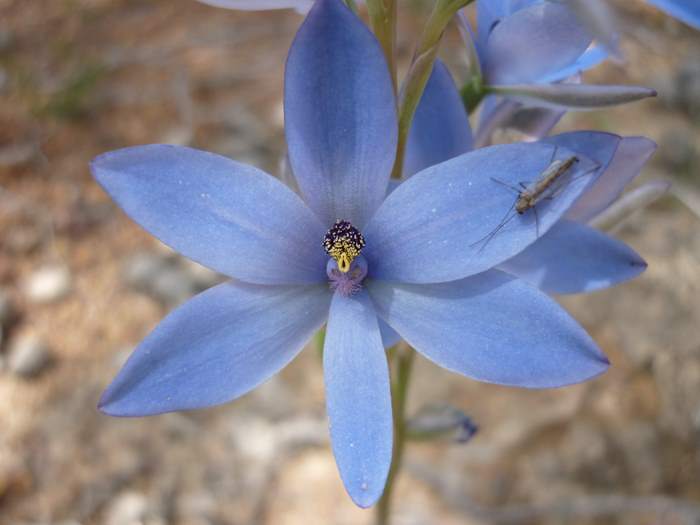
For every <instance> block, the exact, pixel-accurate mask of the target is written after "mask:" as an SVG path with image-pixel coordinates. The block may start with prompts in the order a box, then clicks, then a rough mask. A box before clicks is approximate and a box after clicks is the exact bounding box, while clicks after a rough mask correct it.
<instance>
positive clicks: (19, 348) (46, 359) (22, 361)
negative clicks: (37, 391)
mask: <svg viewBox="0 0 700 525" xmlns="http://www.w3.org/2000/svg"><path fill="white" fill-rule="evenodd" d="M50 364H51V352H50V351H49V347H48V345H46V343H44V341H42V340H41V339H39V338H38V337H37V336H35V335H33V334H27V335H22V336H19V337H17V338H16V339H15V340H14V341H12V344H11V345H10V349H9V352H8V357H7V368H8V369H9V371H10V372H11V373H13V374H15V375H16V376H19V377H22V378H25V379H30V378H33V377H36V376H37V375H39V374H40V373H41V372H43V371H44V370H45V369H46V368H47V367H48V366H49V365H50Z"/></svg>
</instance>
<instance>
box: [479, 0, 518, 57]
mask: <svg viewBox="0 0 700 525" xmlns="http://www.w3.org/2000/svg"><path fill="white" fill-rule="evenodd" d="M509 14H510V0H476V28H477V32H478V34H477V41H476V43H477V46H478V47H479V51H480V52H482V53H483V52H484V51H485V50H486V43H487V42H488V37H489V35H490V34H491V31H493V30H494V29H495V28H496V25H497V24H498V23H499V22H500V21H501V20H502V19H503V18H505V17H506V16H508V15H509Z"/></svg>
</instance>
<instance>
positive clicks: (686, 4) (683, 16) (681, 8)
mask: <svg viewBox="0 0 700 525" xmlns="http://www.w3.org/2000/svg"><path fill="white" fill-rule="evenodd" d="M647 1H648V2H649V3H650V4H652V5H655V6H656V7H658V8H659V9H661V10H663V11H666V12H667V13H668V14H669V15H671V16H674V17H676V18H677V19H679V20H682V21H683V22H685V23H686V24H688V25H690V26H692V27H694V28H695V29H700V2H698V0H647Z"/></svg>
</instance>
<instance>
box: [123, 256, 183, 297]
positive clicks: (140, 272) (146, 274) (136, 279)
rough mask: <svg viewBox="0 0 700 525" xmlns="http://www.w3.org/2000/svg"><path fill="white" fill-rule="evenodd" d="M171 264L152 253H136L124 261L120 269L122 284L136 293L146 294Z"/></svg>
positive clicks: (166, 258) (163, 257)
mask: <svg viewBox="0 0 700 525" xmlns="http://www.w3.org/2000/svg"><path fill="white" fill-rule="evenodd" d="M171 264H172V263H171V261H170V260H169V258H168V257H166V256H164V255H161V254H158V253H153V252H138V253H135V254H133V255H131V256H130V257H128V258H127V259H126V261H125V262H124V266H123V269H122V277H123V279H124V282H125V283H126V284H127V285H128V286H129V287H131V288H134V289H135V290H137V291H141V292H148V291H149V289H150V286H151V284H152V283H153V280H154V279H155V278H156V276H157V275H158V274H159V273H161V272H162V271H163V269H165V268H166V267H168V266H170V265H171Z"/></svg>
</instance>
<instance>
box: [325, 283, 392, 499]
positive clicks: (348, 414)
mask: <svg viewBox="0 0 700 525" xmlns="http://www.w3.org/2000/svg"><path fill="white" fill-rule="evenodd" d="M323 374H324V378H325V383H326V403H327V406H328V418H329V420H330V431H331V444H332V447H333V454H334V455H335V461H336V463H337V465H338V470H340V477H341V478H342V480H343V483H344V484H345V488H346V490H347V491H348V493H349V494H350V497H351V498H352V499H353V501H354V502H355V503H356V504H357V505H359V506H360V507H363V508H366V507H370V506H371V505H373V504H374V503H375V502H376V501H377V500H378V499H379V497H380V496H381V495H382V492H383V491H384V484H385V483H386V478H387V474H388V473H389V465H390V464H391V450H392V434H393V422H392V416H391V389H390V386H389V367H388V365H387V360H386V354H385V352H384V347H383V346H382V339H381V336H380V333H379V325H378V324H377V315H376V313H375V312H374V307H373V305H372V303H371V301H370V300H369V297H368V296H367V293H366V292H364V291H362V292H360V293H358V294H355V295H353V296H352V297H344V296H342V295H339V294H335V295H334V296H333V301H332V303H331V310H330V314H329V316H328V327H327V329H326V342H325V345H324V351H323Z"/></svg>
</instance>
